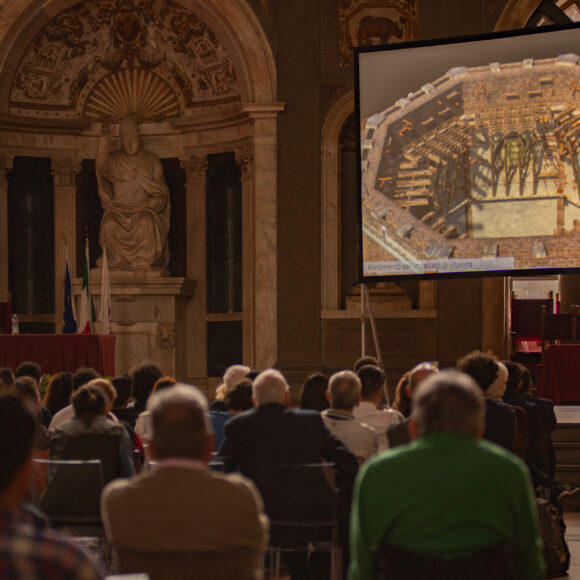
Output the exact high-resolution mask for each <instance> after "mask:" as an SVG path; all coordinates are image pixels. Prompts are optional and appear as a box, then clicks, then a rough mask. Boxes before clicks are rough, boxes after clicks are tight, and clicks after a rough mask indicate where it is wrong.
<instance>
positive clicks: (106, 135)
mask: <svg viewBox="0 0 580 580" xmlns="http://www.w3.org/2000/svg"><path fill="white" fill-rule="evenodd" d="M119 137H120V139H121V149H118V150H116V151H110V150H109V149H110V143H111V125H110V123H108V122H105V123H103V125H102V130H101V137H100V140H99V145H98V147H97V153H96V159H95V166H96V172H97V184H98V188H99V197H100V199H101V205H102V206H103V210H104V214H103V219H102V221H101V234H100V238H99V243H100V245H101V248H105V247H106V249H107V260H108V263H109V268H111V270H133V271H143V270H145V271H152V270H163V269H164V268H166V267H167V265H168V264H169V247H168V244H167V234H168V232H169V210H170V204H169V188H168V187H167V183H166V181H165V176H164V174H163V167H162V166H161V162H160V161H159V158H158V157H157V156H156V155H155V154H154V153H151V152H150V151H148V150H147V149H144V148H143V143H142V140H141V135H140V133H139V124H138V122H137V120H136V118H135V117H133V116H131V115H127V116H125V117H122V118H121V121H120V125H119ZM101 259H102V256H101V258H99V260H98V261H97V263H98V264H99V265H100V260H101Z"/></svg>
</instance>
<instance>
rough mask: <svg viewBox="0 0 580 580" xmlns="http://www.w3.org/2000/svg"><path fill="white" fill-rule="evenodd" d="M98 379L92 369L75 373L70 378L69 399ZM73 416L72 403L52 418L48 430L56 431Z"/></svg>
mask: <svg viewBox="0 0 580 580" xmlns="http://www.w3.org/2000/svg"><path fill="white" fill-rule="evenodd" d="M97 378H99V373H98V372H97V371H96V370H95V369H92V368H86V367H82V368H79V369H77V370H76V371H75V373H74V375H73V377H72V385H71V397H72V395H73V394H74V393H76V392H77V390H78V389H79V388H80V387H82V386H83V385H86V384H87V383H88V382H89V381H92V380H93V379H97ZM74 416H75V410H74V408H73V406H72V403H70V404H69V405H67V406H66V407H63V408H62V409H61V410H60V411H59V412H58V413H57V414H56V415H55V416H54V417H53V418H52V421H51V422H50V425H49V426H48V428H49V430H51V431H52V430H53V429H56V427H58V426H59V425H60V424H61V423H63V422H64V421H68V420H69V419H72V418H73V417H74Z"/></svg>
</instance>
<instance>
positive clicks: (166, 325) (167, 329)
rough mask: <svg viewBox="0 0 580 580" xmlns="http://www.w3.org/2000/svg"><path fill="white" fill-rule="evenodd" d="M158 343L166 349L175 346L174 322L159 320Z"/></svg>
mask: <svg viewBox="0 0 580 580" xmlns="http://www.w3.org/2000/svg"><path fill="white" fill-rule="evenodd" d="M157 345H158V346H159V347H160V348H165V349H167V348H174V347H175V324H174V323H173V322H159V323H158V324H157Z"/></svg>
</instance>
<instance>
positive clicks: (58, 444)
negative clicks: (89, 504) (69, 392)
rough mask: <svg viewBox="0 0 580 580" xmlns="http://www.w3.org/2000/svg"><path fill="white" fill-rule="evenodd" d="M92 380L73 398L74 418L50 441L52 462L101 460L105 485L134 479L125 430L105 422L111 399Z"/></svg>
mask: <svg viewBox="0 0 580 580" xmlns="http://www.w3.org/2000/svg"><path fill="white" fill-rule="evenodd" d="M101 381H105V379H95V382H93V381H91V382H89V383H88V384H86V385H84V386H82V387H80V388H79V389H77V391H76V392H75V393H74V394H73V396H72V404H73V407H74V410H75V416H74V417H73V418H72V419H70V420H68V421H65V422H64V423H61V424H60V425H59V426H58V427H57V428H56V429H55V430H54V431H53V433H52V435H51V439H50V457H51V459H100V460H101V464H102V469H103V478H104V480H105V483H106V482H108V481H111V480H112V479H115V478H116V477H129V476H131V475H133V473H134V470H133V458H132V453H133V452H132V448H131V442H130V440H129V436H128V435H127V432H126V430H125V428H124V427H123V426H122V425H120V424H119V423H115V422H113V421H111V420H110V419H108V418H107V415H108V413H109V409H110V406H111V402H110V401H111V400H110V398H109V397H108V396H107V395H106V394H105V391H104V390H103V388H102V386H101V385H100V384H99V383H101Z"/></svg>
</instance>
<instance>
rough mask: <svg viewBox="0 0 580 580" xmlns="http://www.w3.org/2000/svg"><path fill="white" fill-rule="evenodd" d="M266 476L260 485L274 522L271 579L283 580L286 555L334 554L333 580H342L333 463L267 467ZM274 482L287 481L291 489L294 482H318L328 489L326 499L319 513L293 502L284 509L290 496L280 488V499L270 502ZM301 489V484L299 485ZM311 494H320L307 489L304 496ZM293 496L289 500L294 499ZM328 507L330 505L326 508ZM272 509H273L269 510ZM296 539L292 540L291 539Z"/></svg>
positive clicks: (331, 558) (331, 571)
mask: <svg viewBox="0 0 580 580" xmlns="http://www.w3.org/2000/svg"><path fill="white" fill-rule="evenodd" d="M262 475H263V477H264V479H261V478H258V481H256V484H257V486H258V489H259V490H260V491H261V492H262V495H263V496H265V497H264V501H265V507H266V513H267V514H268V517H269V518H270V546H269V547H268V553H269V556H270V566H269V575H268V577H269V578H270V579H272V580H278V579H279V578H280V568H281V553H282V552H306V553H310V552H314V551H325V552H330V580H340V579H342V548H341V544H340V537H339V536H340V535H339V512H338V495H337V494H336V492H335V487H334V464H333V463H306V464H280V465H268V466H264V468H263V471H262ZM265 479H269V480H270V481H276V482H280V481H286V482H289V484H290V485H291V484H292V483H294V482H308V481H312V482H316V483H317V485H318V484H320V486H321V487H323V488H324V487H326V488H327V489H326V492H327V493H326V495H325V496H324V497H323V498H322V499H321V501H320V503H319V505H318V507H319V509H318V510H312V511H310V510H308V509H301V506H299V505H295V503H294V501H293V500H290V501H289V502H287V505H284V504H285V502H284V499H285V497H286V494H285V493H284V490H283V489H280V488H278V491H277V494H278V497H277V498H276V500H275V505H276V507H275V509H274V508H272V507H271V506H272V504H273V503H274V502H270V501H269V499H270V498H269V491H270V490H269V489H268V485H267V484H265V483H264V481H265ZM299 485H301V483H299ZM309 491H312V492H313V497H315V496H316V495H317V494H318V493H319V491H320V490H319V489H318V490H314V489H311V490H309V489H308V487H307V486H305V488H304V495H305V496H308V495H309ZM291 496H292V494H290V496H289V497H291ZM325 503H326V505H324V504H325ZM269 507H270V509H269ZM289 538H292V539H289Z"/></svg>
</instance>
